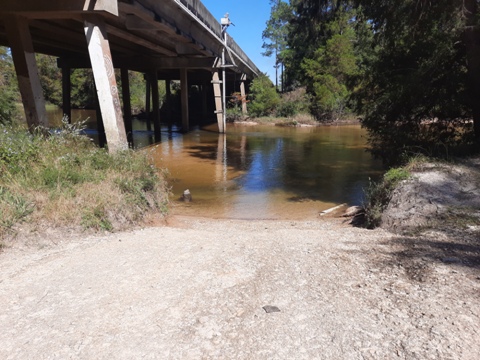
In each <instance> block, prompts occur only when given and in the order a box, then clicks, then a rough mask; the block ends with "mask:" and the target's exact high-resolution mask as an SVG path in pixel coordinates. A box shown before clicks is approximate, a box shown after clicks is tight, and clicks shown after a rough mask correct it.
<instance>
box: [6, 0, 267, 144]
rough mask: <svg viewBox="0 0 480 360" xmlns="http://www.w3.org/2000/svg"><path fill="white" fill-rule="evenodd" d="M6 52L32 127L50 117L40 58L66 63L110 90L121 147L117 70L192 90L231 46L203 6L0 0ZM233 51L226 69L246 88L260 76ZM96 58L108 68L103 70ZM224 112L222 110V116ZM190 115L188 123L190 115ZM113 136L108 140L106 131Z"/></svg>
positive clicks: (137, 0)
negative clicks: (87, 70) (165, 78)
mask: <svg viewBox="0 0 480 360" xmlns="http://www.w3.org/2000/svg"><path fill="white" fill-rule="evenodd" d="M0 45H4V46H10V47H11V48H12V54H13V58H14V61H15V67H16V71H17V77H18V78H19V85H20V90H21V92H22V98H23V102H24V107H25V110H26V113H28V114H29V113H32V114H33V115H32V116H33V118H35V116H36V117H37V118H38V119H36V120H35V119H34V120H32V124H33V125H36V124H42V120H41V118H42V117H46V116H45V114H43V115H42V110H41V104H40V103H41V101H40V100H39V99H40V98H41V97H43V95H42V94H41V87H40V85H39V80H38V79H36V77H38V75H36V74H35V72H36V65H35V60H34V57H33V53H34V52H40V53H44V54H48V55H53V56H57V57H59V58H60V64H61V65H62V66H64V67H66V68H76V67H90V66H92V68H93V71H94V75H95V82H96V85H97V90H99V89H100V88H101V85H102V84H103V85H105V91H106V93H105V94H104V95H102V96H106V98H104V100H105V99H106V100H105V101H106V102H107V103H112V104H113V105H112V104H111V106H110V105H109V106H110V108H111V109H110V110H111V111H110V113H108V111H106V108H105V109H102V115H103V121H104V123H105V122H109V121H110V122H111V125H112V126H113V128H115V131H117V130H118V131H119V132H120V137H121V138H120V140H118V141H120V142H122V141H123V137H122V136H121V133H122V132H124V130H122V129H121V124H120V123H121V122H120V120H119V117H121V115H122V114H121V109H120V110H119V109H118V108H117V107H118V106H117V105H118V104H119V100H118V94H115V93H114V92H116V90H115V91H113V93H112V91H111V89H112V87H116V82H115V79H109V76H110V75H109V74H110V73H111V70H110V69H109V66H110V67H111V66H112V62H113V66H114V67H117V68H122V69H129V70H136V71H141V72H145V73H149V74H152V73H155V74H156V75H155V76H156V77H157V78H158V74H159V73H161V72H162V71H164V72H165V71H166V72H167V73H169V74H178V75H176V76H178V77H179V78H182V79H183V81H184V82H185V83H186V81H187V80H186V79H187V76H186V70H187V69H188V70H189V74H195V72H196V71H201V70H202V71H203V70H208V72H204V73H203V74H204V75H205V74H211V73H212V72H214V73H215V72H216V71H218V68H219V66H218V65H219V62H218V61H217V59H218V58H220V57H221V55H222V51H223V49H224V40H223V38H222V31H221V25H220V23H219V22H218V21H217V20H216V19H215V18H214V17H213V16H212V14H211V13H210V12H209V11H208V10H207V9H206V8H205V6H204V5H203V4H202V3H201V1H199V0H69V1H62V0H22V1H18V0H0ZM227 50H228V51H227V52H226V53H227V54H229V56H227V57H226V59H227V62H229V63H230V65H232V64H234V65H235V66H232V67H228V69H227V71H228V72H237V73H239V74H241V78H242V79H243V80H245V79H252V78H254V77H255V76H257V75H259V74H260V71H259V70H258V68H257V67H256V66H255V64H254V63H253V62H252V61H251V60H250V59H249V58H248V56H247V55H246V54H245V53H244V52H243V51H242V49H241V48H240V47H239V46H238V45H237V44H236V43H235V41H234V40H233V39H232V38H230V37H227ZM95 56H96V57H97V59H109V60H108V61H100V62H101V63H105V64H97V63H98V62H99V61H94V60H93V59H95ZM204 75H203V76H204ZM24 78H25V79H27V81H26V82H25V83H22V81H23V80H22V79H24ZM214 78H215V79H216V78H217V77H216V76H215V75H214ZM210 79H211V75H210ZM224 80H225V81H226V79H224ZM109 81H110V83H108V82H109ZM215 82H216V81H214V86H216V85H215ZM26 83H28V85H27V84H26ZM185 88H186V86H185ZM108 89H110V90H108ZM109 91H110V92H111V94H109V93H108V92H109ZM100 93H101V91H100V90H99V94H100ZM217 93H218V91H217V90H216V92H215V94H217ZM99 96H100V95H99ZM215 96H217V95H215ZM182 97H183V98H186V99H188V96H186V95H185V94H182ZM101 103H102V101H101ZM39 104H40V105H39ZM222 111H223V109H220V110H218V106H217V113H220V112H222ZM184 112H185V113H187V117H188V109H185V111H184ZM28 114H27V120H28V117H29V115H28ZM35 114H36V115H35ZM109 117H114V118H116V119H115V120H113V121H111V120H109ZM106 118H107V119H106ZM39 119H40V120H39ZM187 127H188V126H187ZM113 128H112V129H113ZM118 131H117V132H118ZM106 132H107V138H108V137H109V135H108V130H107V127H106ZM114 138H116V135H115V136H114V137H112V135H111V134H110V140H109V142H112V143H113V142H115V141H117V140H114V141H111V140H112V139H114Z"/></svg>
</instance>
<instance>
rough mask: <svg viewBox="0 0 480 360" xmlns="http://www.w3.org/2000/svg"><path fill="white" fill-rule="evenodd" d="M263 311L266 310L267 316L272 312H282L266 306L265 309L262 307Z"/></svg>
mask: <svg viewBox="0 0 480 360" xmlns="http://www.w3.org/2000/svg"><path fill="white" fill-rule="evenodd" d="M262 309H263V310H265V312H266V313H267V314H270V313H272V312H280V309H279V308H278V307H276V306H273V305H265V306H264V307H262Z"/></svg>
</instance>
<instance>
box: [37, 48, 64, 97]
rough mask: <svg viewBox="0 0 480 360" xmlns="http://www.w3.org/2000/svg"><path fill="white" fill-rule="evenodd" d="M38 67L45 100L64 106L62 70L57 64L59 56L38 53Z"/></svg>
mask: <svg viewBox="0 0 480 360" xmlns="http://www.w3.org/2000/svg"><path fill="white" fill-rule="evenodd" d="M35 58H36V60H37V67H38V72H39V76H40V83H41V84H42V89H43V96H44V97H45V101H48V102H49V103H51V104H53V105H57V106H62V70H61V69H59V68H58V66H57V58H56V57H53V56H48V55H43V54H36V56H35Z"/></svg>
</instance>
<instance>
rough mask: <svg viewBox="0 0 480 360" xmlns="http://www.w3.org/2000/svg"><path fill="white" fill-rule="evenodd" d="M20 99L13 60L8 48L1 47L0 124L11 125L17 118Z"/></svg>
mask: <svg viewBox="0 0 480 360" xmlns="http://www.w3.org/2000/svg"><path fill="white" fill-rule="evenodd" d="M18 97H19V92H18V87H17V79H16V75H15V70H14V68H13V60H12V57H11V55H10V53H9V50H8V49H7V48H6V47H3V46H0V124H10V123H12V119H13V118H14V117H15V116H16V113H17V109H16V106H15V103H16V101H17V98H18Z"/></svg>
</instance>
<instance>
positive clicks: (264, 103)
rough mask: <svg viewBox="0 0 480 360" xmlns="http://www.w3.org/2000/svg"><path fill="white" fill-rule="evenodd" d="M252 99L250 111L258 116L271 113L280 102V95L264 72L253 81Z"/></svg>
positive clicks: (251, 88)
mask: <svg viewBox="0 0 480 360" xmlns="http://www.w3.org/2000/svg"><path fill="white" fill-rule="evenodd" d="M250 99H251V103H250V104H249V105H250V106H249V109H248V111H249V113H250V114H251V115H252V116H256V117H259V116H268V115H271V114H272V113H273V112H274V111H275V109H276V107H277V106H278V104H279V103H280V96H279V95H278V93H277V91H276V90H275V87H274V86H273V84H272V82H271V81H270V79H269V78H268V76H266V75H264V74H263V75H261V76H259V77H257V78H255V79H254V80H253V81H252V85H251V86H250Z"/></svg>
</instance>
